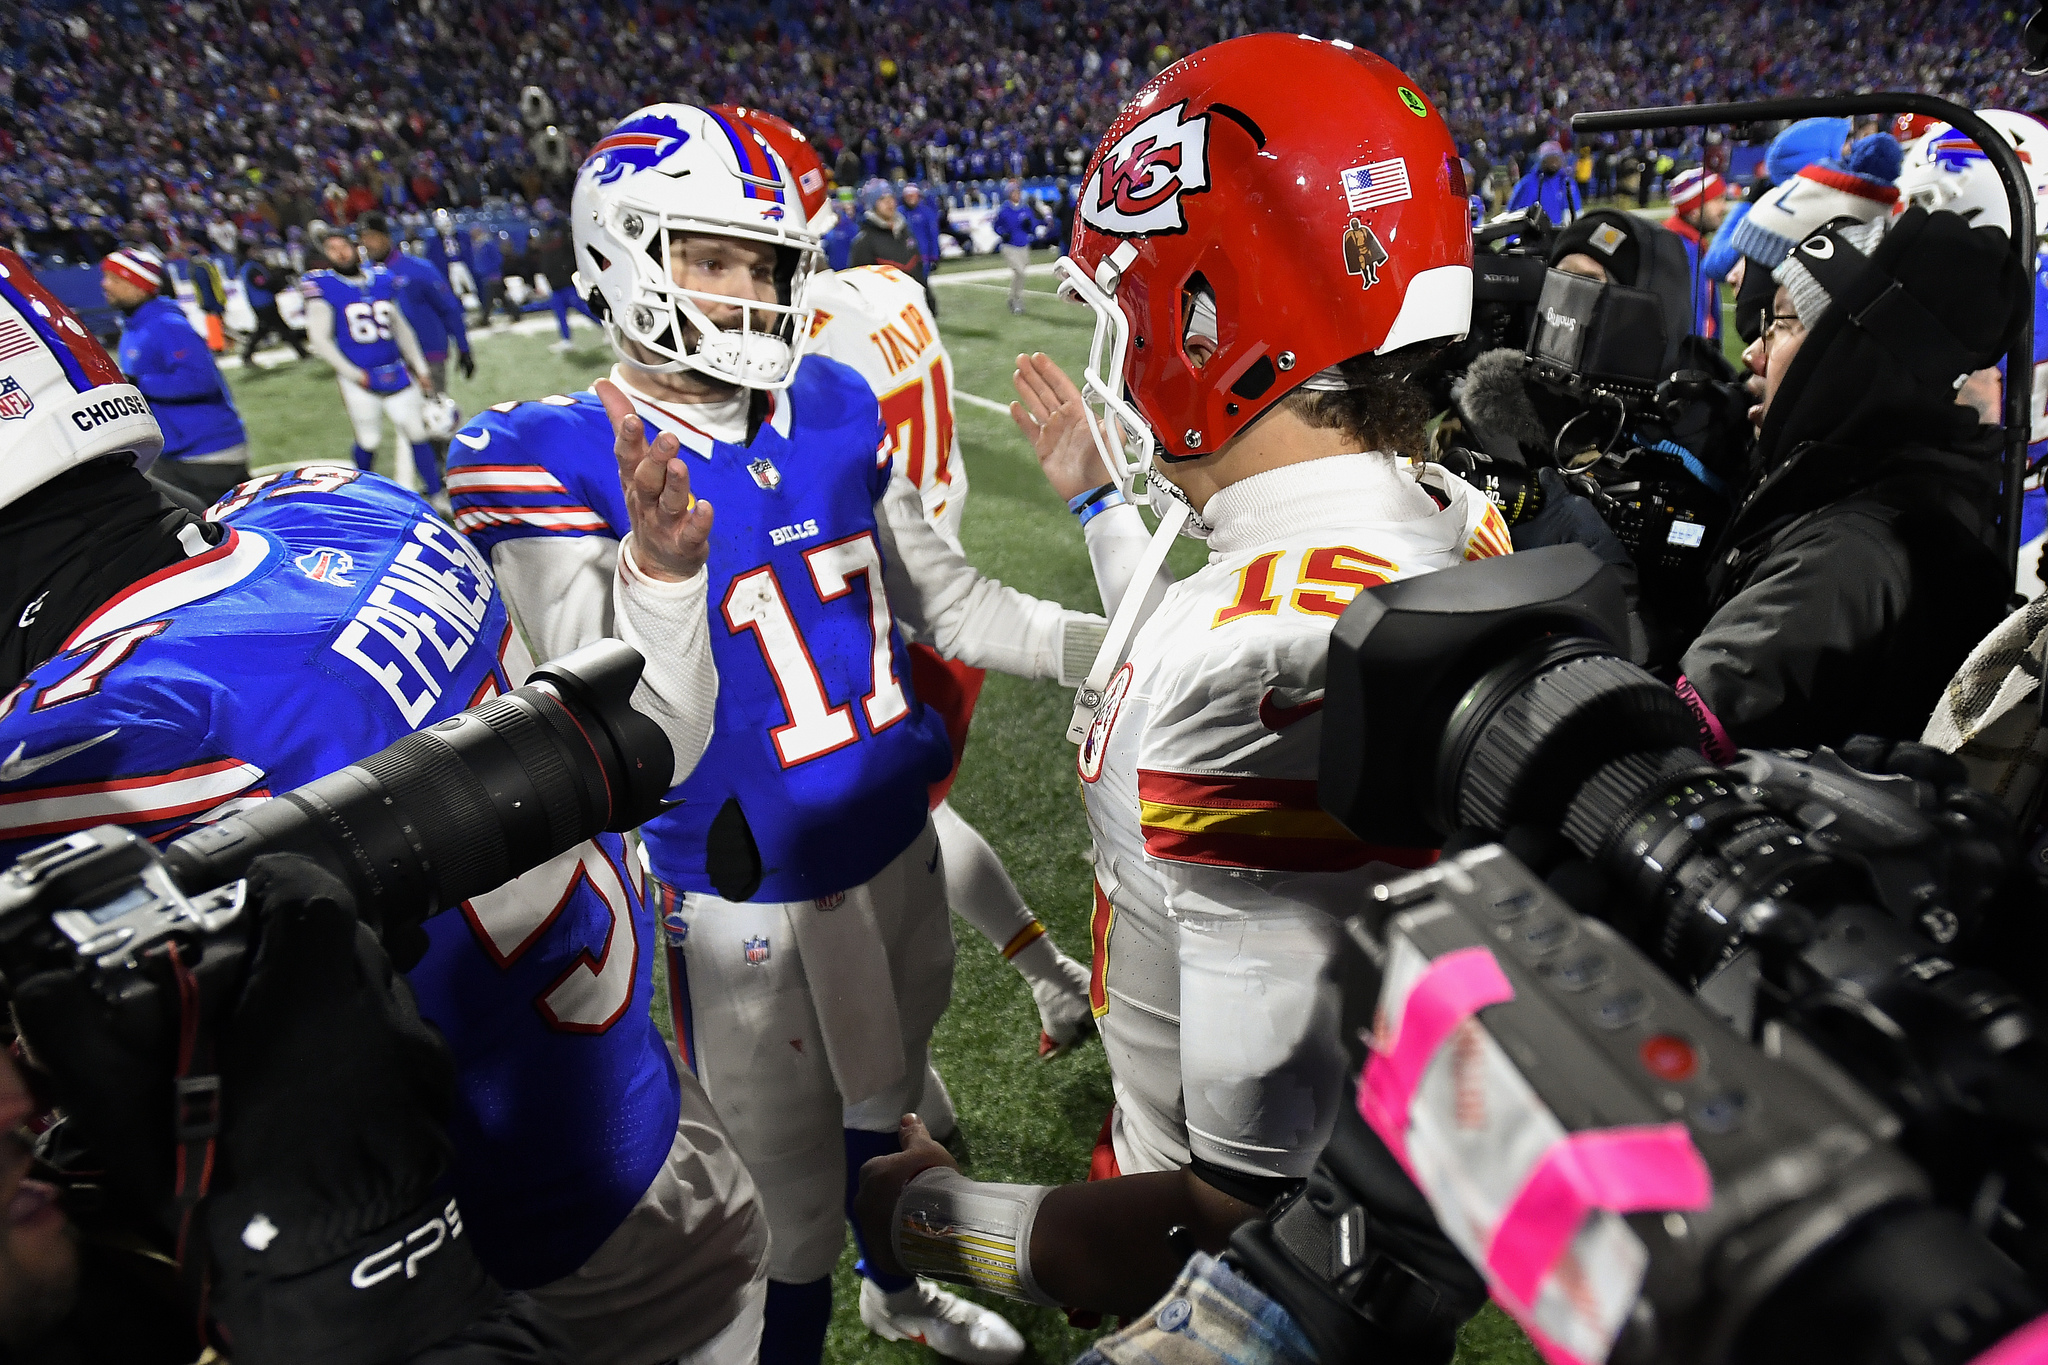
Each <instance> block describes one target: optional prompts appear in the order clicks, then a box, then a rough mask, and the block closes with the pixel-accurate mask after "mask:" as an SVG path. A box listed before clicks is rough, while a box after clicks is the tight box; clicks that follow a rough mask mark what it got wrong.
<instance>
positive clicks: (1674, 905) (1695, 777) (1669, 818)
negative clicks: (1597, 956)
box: [1564, 749, 1845, 988]
mask: <svg viewBox="0 0 2048 1365" xmlns="http://www.w3.org/2000/svg"><path fill="white" fill-rule="evenodd" d="M1564 834H1565V838H1566V839H1567V840H1568V841H1569V842H1570V843H1571V845H1572V846H1573V847H1574V848H1576V849H1578V851H1579V852H1580V853H1582V854H1583V855H1585V856H1586V857H1588V858H1590V859H1592V860H1593V861H1595V862H1597V863H1599V864H1600V865H1601V866H1602V867H1603V868H1605V869H1606V870H1607V872H1608V874H1609V875H1610V876H1612V877H1613V878H1614V879H1615V880H1616V882H1617V884H1618V890H1619V891H1620V895H1619V896H1617V897H1616V900H1617V901H1618V902H1619V903H1620V904H1621V905H1623V906H1626V907H1629V908H1628V909H1627V910H1624V911H1620V912H1617V915H1616V927H1617V928H1619V929H1621V930H1622V932H1624V933H1626V934H1628V935H1629V936H1630V937H1631V938H1633V939H1634V940H1635V941H1636V942H1637V943H1638V944H1639V945H1641V947H1642V948H1643V949H1644V950H1645V951H1646V952H1648V953H1650V954H1651V956H1652V957H1654V958H1655V959H1656V960H1657V963H1658V965H1660V966H1662V967H1663V968H1664V969H1665V970H1666V971H1668V972H1670V973H1671V974H1672V975H1673V976H1674V977H1676V978H1677V979H1678V980H1680V981H1682V982H1684V983H1685V984H1686V985H1687V986H1688V987H1692V988H1696V987H1697V986H1698V985H1699V984H1700V982H1702V981H1704V980H1705V979H1706V978H1707V977H1709V976H1711V975H1712V974H1713V973H1714V971H1715V969H1717V968H1718V967H1720V965H1721V964H1722V963H1723V962H1725V961H1727V959H1728V957H1729V956H1730V955H1731V954H1733V953H1734V951H1735V950H1736V948H1737V947H1739V946H1740V945H1741V942H1742V935H1743V931H1742V928H1741V921H1742V917H1743V915H1744V913H1745V911H1746V910H1748V908H1749V907H1751V906H1756V905H1762V904H1765V903H1768V902H1774V901H1781V900H1791V901H1801V902H1804V901H1805V898H1806V897H1807V896H1810V895H1813V894H1816V893H1821V892H1823V891H1828V890H1831V889H1832V888H1834V887H1835V886H1836V885H1837V884H1838V883H1839V882H1841V881H1842V880H1843V878H1844V875H1845V874H1844V872H1843V869H1842V867H1841V865H1840V864H1839V863H1838V862H1836V861H1834V860H1832V859H1830V858H1829V857H1828V856H1827V855H1826V854H1825V853H1823V852H1822V851H1821V850H1819V849H1817V848H1815V847H1814V846H1813V845H1812V844H1811V843H1809V842H1808V840H1807V838H1806V836H1805V834H1804V833H1803V832H1802V831H1800V830H1799V829H1798V828H1796V827H1795V826H1793V825H1791V824H1789V823H1787V822H1786V821H1785V820H1784V818H1783V817H1781V816H1779V815H1778V814H1777V813H1776V812H1774V811H1772V810H1771V809H1770V808H1769V807H1767V806H1765V805H1763V804H1762V803H1761V802H1760V801H1759V800H1758V799H1757V798H1756V796H1754V795H1753V794H1752V793H1750V792H1749V791H1748V790H1747V789H1746V788H1744V787H1743V786H1742V785H1741V783H1740V781H1739V779H1737V778H1735V777H1734V776H1733V775H1732V774H1729V773H1726V772H1723V771H1722V770H1721V769H1719V768H1715V767H1712V766H1711V765H1709V764H1707V763H1706V762H1705V761H1704V760H1702V759H1701V758H1700V756H1699V753H1698V752H1697V751H1696V750H1690V749H1668V750H1665V751H1664V752H1662V753H1650V754H1631V755H1627V756H1625V757H1622V758H1619V759H1616V760H1614V761H1613V762H1611V763H1608V764H1606V765H1604V766H1603V767H1602V768H1601V769H1600V770H1599V771H1598V772H1596V773H1594V774H1593V776H1592V777H1591V778H1590V779H1589V780H1588V781H1587V782H1586V784H1585V786H1584V787H1583V788H1582V789H1581V790H1580V791H1579V793H1578V794H1577V796H1575V797H1574V798H1573V799H1572V802H1571V805H1570V807H1569V809H1568V810H1567V811H1566V813H1565V819H1564ZM1807 903H1811V902H1807ZM1823 903H1824V902H1823Z"/></svg>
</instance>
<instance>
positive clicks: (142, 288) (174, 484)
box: [100, 248, 249, 507]
mask: <svg viewBox="0 0 2048 1365" xmlns="http://www.w3.org/2000/svg"><path fill="white" fill-rule="evenodd" d="M163 283H164V264H163V262H162V261H160V260H158V259H157V258H156V257H154V256H151V255H148V254H146V253H145V252H142V251H139V250H135V249H133V248H127V249H123V250H120V251H115V252H112V253H110V254H108V256H107V257H106V258H105V259H104V260H102V261H101V262H100V288H101V290H102V291H103V292H104V293H105V294H106V296H107V302H108V303H111V304H113V305H114V307H116V308H118V309H119V310H120V311H121V314H122V320H121V345H120V348H119V350H118V352H117V353H116V354H117V358H118V359H119V361H120V364H121V373H122V374H124V375H126V376H127V379H128V382H129V383H131V384H133V385H134V386H135V387H136V388H137V389H138V390H140V391H141V393H142V396H143V397H144V398H146V399H148V400H149V406H150V409H151V411H153V412H155V413H156V420H157V425H158V426H161V427H162V428H163V429H164V453H163V454H162V455H161V456H159V457H158V459H157V462H156V465H155V467H154V468H153V469H152V470H151V471H150V474H151V477H153V478H155V479H156V480H157V481H158V482H159V483H162V484H164V485H166V486H168V487H169V488H171V489H173V490H176V491H177V492H179V493H182V494H184V495H185V496H183V497H180V498H179V501H180V502H184V503H186V504H187V505H188V506H190V505H193V503H195V502H196V504H197V505H198V506H200V507H210V506H212V505H213V504H214V503H215V502H217V501H219V500H220V496H221V494H223V493H225V492H227V491H228V490H229V489H230V488H233V487H234V486H235V485H236V484H238V483H240V482H242V481H243V480H244V479H246V478H248V477H249V437H248V434H247V433H246V432H244V431H243V430H242V415H241V414H240V413H238V412H236V411H235V400H234V399H233V398H232V397H230V396H229V394H228V386H227V385H226V384H225V383H224V382H222V380H221V377H220V370H219V369H218V368H217V367H216V366H215V365H214V363H213V353H212V352H210V351H208V350H207V349H206V343H205V342H204V341H202V340H201V339H200V336H199V333H197V332H195V331H194V330H192V324H191V323H190V322H188V321H187V320H186V318H185V310H184V309H182V308H180V307H179V306H178V303H177V300H175V299H169V298H165V297H163V295H162V293H161V292H160V291H161V290H162V289H163Z"/></svg>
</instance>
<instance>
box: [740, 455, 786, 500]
mask: <svg viewBox="0 0 2048 1365" xmlns="http://www.w3.org/2000/svg"><path fill="white" fill-rule="evenodd" d="M747 472H748V473H749V474H752V475H753V476H754V482H755V483H757V484H760V485H761V487H763V488H765V489H767V490H768V491H769V492H770V493H773V492H774V491H775V490H776V489H778V488H780V487H781V486H782V472H781V471H780V470H778V469H777V468H776V467H775V466H774V465H772V464H770V463H768V457H767V456H765V455H764V456H762V457H761V458H760V459H758V460H756V461H754V462H753V463H752V464H750V465H748V466H747Z"/></svg>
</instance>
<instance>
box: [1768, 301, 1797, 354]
mask: <svg viewBox="0 0 2048 1365" xmlns="http://www.w3.org/2000/svg"><path fill="white" fill-rule="evenodd" d="M1759 319H1760V321H1761V322H1762V323H1763V328H1762V330H1761V331H1759V332H1758V333H1757V340H1758V341H1760V342H1762V343H1763V348H1764V354H1765V355H1769V354H1770V351H1771V338H1772V337H1774V336H1778V335H1781V334H1782V335H1785V336H1790V335H1791V334H1792V331H1793V329H1794V328H1796V327H1799V326H1800V325H1801V323H1800V321H1799V314H1797V313H1773V312H1769V311H1764V312H1762V313H1760V314H1759Z"/></svg>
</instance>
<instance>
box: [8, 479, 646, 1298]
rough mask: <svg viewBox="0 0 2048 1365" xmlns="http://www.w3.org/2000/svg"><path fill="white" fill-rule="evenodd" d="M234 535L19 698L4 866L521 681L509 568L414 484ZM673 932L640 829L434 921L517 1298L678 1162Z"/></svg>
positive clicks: (87, 628) (486, 1245)
mask: <svg viewBox="0 0 2048 1365" xmlns="http://www.w3.org/2000/svg"><path fill="white" fill-rule="evenodd" d="M209 516H210V517H212V518H214V519H216V520H219V521H222V522H224V523H225V525H226V535H225V537H224V538H223V540H222V541H221V543H220V544H218V545H216V546H214V547H212V548H211V549H207V550H205V552H204V553H201V554H197V555H194V556H193V557H192V558H189V559H186V560H184V561H182V562H180V563H178V564H176V565H174V566H173V567H171V568H169V569H166V570H164V571H163V572H161V573H158V574H156V575H154V576H152V577H150V578H148V579H145V580H143V581H142V582H140V583H138V584H136V585H134V586H133V587H131V588H129V589H128V590H127V591H125V592H124V593H122V594H121V595H120V596H118V597H116V598H114V599H113V600H112V601H110V602H108V603H107V604H106V605H105V606H103V607H102V608H101V609H100V610H99V612H98V613H96V614H95V615H94V616H93V618H92V619H90V620H88V621H87V622H86V623H85V624H83V625H82V626H80V627H79V628H78V630H77V631H76V632H74V633H73V635H72V636H71V638H70V639H68V640H67V641H66V642H65V645H64V648H63V649H62V650H61V651H60V652H58V653H57V654H56V655H55V656H54V657H52V658H51V659H49V660H48V661H46V662H45V663H43V664H42V665H41V666H40V667H38V668H36V669H35V670H34V671H33V672H32V673H30V674H29V676H28V677H27V678H26V679H25V680H24V681H23V682H22V683H21V684H20V686H18V687H16V688H15V689H14V690H13V691H12V692H10V693H8V694H6V696H5V697H4V698H0V865H5V864H6V863H7V862H10V861H12V860H13V859H14V858H15V857H17V856H19V855H20V854H21V853H22V852H23V851H24V850H26V849H28V848H31V847H34V846H35V845H37V844H40V843H43V842H46V841H47V840H49V839H52V838H54V837H56V836H57V835H60V834H64V833H67V832H69V831H71V830H75V829H83V828H86V827H88V826H91V825H97V824H103V823H109V822H111V823H115V824H121V825H126V826H128V827H129V828H131V829H134V830H135V831H136V832H137V833H140V834H143V835H145V836H147V837H149V838H151V839H153V840H157V841H162V840H165V839H169V838H172V837H174V836H176V835H178V834H180V833H183V832H185V831H187V830H188V829H190V828H191V827H192V826H193V825H194V824H196V823H199V822H203V821H209V820H215V819H219V818H221V817H222V816H225V815H228V814H231V813H233V812H235V811H238V810H240V809H242V808H244V807H246V806H248V805H249V804H252V803H253V802H256V801H258V800H261V799H262V798H264V797H267V796H269V795H271V794H272V793H275V792H281V791H286V790H289V789H290V788H292V787H296V786H298V785H299V784H301V783H304V782H309V781H311V780H313V779H314V778H316V777H320V776H323V775H325V774H327V773H330V772H333V771H335V770H336V769H338V768H342V767H345V766H346V765H348V764H349V763H352V762H354V761H356V760H357V759H360V758H364V757H367V756H368V755H370V754H372V753H375V752H376V751H377V750H379V749H381V748H383V747H384V746H385V745H387V744H389V743H391V742H392V741H393V740H395V739H397V738H399V737H400V736H402V735H405V734H408V733H410V732H411V731H413V730H416V729H418V728H420V727H421V726H425V725H431V724H433V723H434V722H435V721H438V720H442V719H444V718H446V717H448V716H451V715H454V714H455V713H456V712H458V711H461V710H462V709H464V708H465V707H467V706H470V705H472V704H474V703H476V702H479V701H482V700H484V699H485V698H487V697H491V696H495V695H497V694H498V693H500V692H502V691H505V690H508V689H509V686H510V684H511V681H512V677H511V676H510V675H511V674H516V673H517V672H521V671H523V668H524V653H523V650H522V649H521V647H520V646H519V645H518V643H517V637H516V635H515V633H514V632H513V630H512V629H511V626H510V624H509V622H508V620H507V617H506V614H505V608H504V605H503V603H502V601H501V600H500V598H499V596H498V592H497V587H496V584H495V581H494V580H493V577H492V575H491V572H490V568H489V565H488V564H487V562H486V561H485V559H484V557H483V556H482V555H481V554H480V553H478V552H477V550H476V549H475V547H474V546H472V545H471V544H470V543H469V542H468V541H466V540H465V539H464V538H463V537H462V536H460V535H458V534H456V533H455V532H454V531H452V530H451V529H449V527H448V525H447V524H446V523H445V522H442V521H440V520H439V519H438V518H436V517H435V516H434V514H433V512H432V511H431V510H430V509H429V508H428V507H427V505H426V503H424V502H422V501H421V500H420V499H419V498H417V497H415V496H414V495H412V494H410V493H407V492H405V491H403V490H402V489H400V488H399V487H397V486H396V485H395V484H392V483H389V482H387V481H385V480H384V479H381V478H378V477H376V476H374V475H366V474H360V473H358V471H356V470H355V469H353V468H343V467H338V466H332V465H312V466H307V467H304V468H300V469H294V470H290V471H288V472H284V473H276V474H267V475H264V476H262V477H260V478H256V479H252V480H250V481H249V482H247V483H244V484H243V485H241V486H240V487H239V488H237V489H235V490H234V491H233V492H231V493H230V494H229V495H228V496H227V497H226V498H224V499H223V500H222V501H221V502H220V503H219V504H217V505H216V506H215V508H214V509H213V511H212V512H210V513H209ZM188 534H192V535H196V528H195V531H193V532H189V533H188ZM195 547H196V543H195ZM201 548H203V547H201ZM508 661H509V664H510V667H509V670H508ZM652 932H653V922H652V916H651V912H650V911H649V910H648V908H647V906H646V904H645V903H644V901H643V899H642V896H641V894H640V888H639V887H638V886H637V885H636V879H635V876H634V874H633V872H632V869H631V866H630V864H629V863H628V861H627V856H626V851H625V847H624V844H623V841H622V840H621V839H620V838H619V837H618V836H616V835H602V836H600V837H599V838H598V839H597V840H596V841H594V842H592V843H586V844H584V845H582V846H581V847H580V848H577V849H574V850H571V851H570V852H568V853H565V854H563V855H562V856H560V857H558V858H556V859H555V860H554V861H552V862H550V863H548V864H545V865H543V866H542V867H539V868H537V869H535V870H534V871H532V872H529V873H527V874H526V875H525V876H524V877H521V878H519V879H518V880H517V881H516V882H514V883H512V884H511V885H509V886H507V887H504V888H500V889H499V890H497V891H494V892H492V893H490V894H489V895H485V896H480V897H478V898H476V899H475V900H474V901H471V902H467V903H465V904H463V905H462V906H460V907H459V908H457V909H455V910H452V911H450V912H448V913H445V914H442V915H440V916H437V917H436V918H434V919H432V920H430V921H428V924H427V933H428V937H429V939H430V940H431V944H432V946H431V947H430V949H429V950H428V952H427V955H426V956H425V958H424V959H422V961H421V962H420V963H419V964H418V966H417V967H415V968H414V970H413V971H412V972H411V974H410V975H411V980H412V983H413V987H414V990H415V991H416V993H417V994H418V996H419V1003H420V1010H421V1013H422V1014H424V1015H425V1016H426V1017H427V1018H428V1019H430V1020H432V1021H433V1023H434V1024H435V1025H436V1026H437V1027H438V1028H440V1030H441V1031H442V1033H443V1034H444V1035H446V1037H447V1039H448V1042H449V1046H450V1047H451V1048H452V1049H453V1052H454V1056H455V1064H456V1068H457V1075H458V1088H459V1099H460V1102H459V1103H458V1104H457V1105H456V1112H455V1114H454V1117H453V1118H452V1120H451V1124H450V1137H451V1139H452V1140H453V1142H454V1145H455V1151H456V1159H455V1163H454V1166H453V1169H452V1170H451V1173H450V1182H451V1185H452V1189H453V1192H454V1193H455V1194H456V1195H457V1197H458V1198H459V1199H460V1200H461V1202H462V1208H463V1212H464V1217H465V1219H466V1220H467V1224H468V1226H469V1228H470V1229H471V1231H472V1232H473V1233H474V1234H475V1237H476V1248H477V1251H478V1254H479V1255H480V1256H481V1257H482V1259H483V1261H484V1264H485V1265H486V1266H487V1267H488V1268H489V1269H490V1270H491V1271H492V1273H494V1274H495V1275H497V1276H498V1278H499V1279H500V1280H502V1281H504V1282H505V1283H507V1284H510V1285H514V1286H528V1285H534V1284H540V1283H544V1282H546V1281H549V1280H553V1279H557V1278H559V1277H561V1276H562V1275H565V1274H568V1273H569V1272H571V1271H573V1270H574V1269H576V1267H577V1266H579V1265H581V1264H582V1263H583V1261H584V1260H585V1259H587V1258H588V1256H589V1255H590V1253H591V1252H592V1251H594V1250H595V1249H596V1248H597V1246H598V1244H599V1243H601V1242H602V1241H603V1240H604V1239H605V1238H606V1237H607V1236H609V1235H610V1234H611V1232H612V1231H613V1229H615V1228H616V1227H617V1226H618V1224H619V1222H620V1221H621V1220H622V1219H623V1218H624V1217H625V1215H626V1213H627V1211H628V1210H630V1209H631V1208H632V1207H633V1205H634V1203H635V1202H636V1201H638V1199H639V1198H640V1196H641V1195H642V1194H643V1193H645V1191H646V1189H647V1186H648V1183H649V1182H650V1181H651V1180H652V1179H653V1178H654V1175H655V1173H656V1171H657V1170H658V1169H659V1168H660V1166H661V1164H662V1162H663V1160H664V1159H665V1158H666V1157H667V1155H668V1152H669V1148H670V1146H671V1144H672V1142H673V1139H674V1135H675V1125H676V1119H677V1114H678V1112H679V1109H680V1104H681V1099H680V1090H679V1082H678V1079H677V1076H676V1072H675V1068H674V1066H673V1064H672V1063H671V1061H670V1057H669V1052H668V1048H667V1045H666V1044H665V1043H664V1042H663V1040H662V1038H661V1036H660V1034H659V1033H657V1032H656V1031H655V1028H654V1024H653V1022H652V1020H651V1018H650V1015H649V1012H648V1011H649V1005H650V1002H651V1000H652V996H653V963H652V959H651V956H650V954H649V953H648V951H647V945H649V944H650V943H651V942H652Z"/></svg>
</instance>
